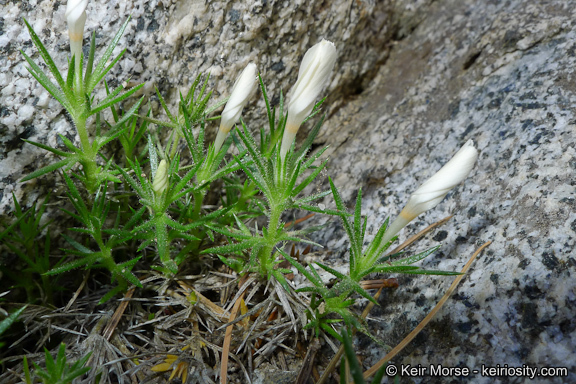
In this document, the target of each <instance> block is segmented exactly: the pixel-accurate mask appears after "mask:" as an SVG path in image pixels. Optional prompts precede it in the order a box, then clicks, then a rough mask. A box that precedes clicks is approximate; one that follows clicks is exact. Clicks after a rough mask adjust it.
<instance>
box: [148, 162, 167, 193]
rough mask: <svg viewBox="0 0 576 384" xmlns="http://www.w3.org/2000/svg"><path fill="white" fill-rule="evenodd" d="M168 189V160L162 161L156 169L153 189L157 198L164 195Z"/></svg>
mask: <svg viewBox="0 0 576 384" xmlns="http://www.w3.org/2000/svg"><path fill="white" fill-rule="evenodd" d="M166 188H168V163H166V160H164V159H162V160H161V161H160V164H158V168H157V169H156V174H155V175H154V182H153V183H152V189H153V190H154V193H155V194H156V196H160V195H162V194H163V193H164V191H165V190H166Z"/></svg>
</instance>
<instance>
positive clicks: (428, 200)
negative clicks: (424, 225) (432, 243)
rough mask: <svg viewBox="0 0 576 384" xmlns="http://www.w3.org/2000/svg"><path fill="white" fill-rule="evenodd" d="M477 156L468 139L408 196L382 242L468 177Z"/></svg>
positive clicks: (430, 207)
mask: <svg viewBox="0 0 576 384" xmlns="http://www.w3.org/2000/svg"><path fill="white" fill-rule="evenodd" d="M477 158H478V150H477V149H476V148H475V147H474V142H473V141H472V140H468V142H466V144H464V146H462V148H460V150H459V151H458V152H456V154H455V155H454V157H452V159H450V161H449V162H447V163H446V164H445V165H444V166H443V167H442V168H441V169H440V170H439V171H438V172H436V174H435V175H434V176H432V177H431V178H429V179H428V180H426V181H425V182H424V183H423V184H422V185H421V186H420V187H419V188H418V189H417V190H416V191H415V192H414V193H413V194H412V196H410V199H409V200H408V204H406V206H405V207H404V209H402V212H400V215H399V216H398V217H397V218H396V220H394V222H393V223H392V224H391V225H390V227H388V229H387V230H386V234H385V235H384V239H383V243H385V242H387V241H389V240H390V239H391V238H392V237H394V235H396V234H397V233H398V232H399V231H400V230H401V229H402V228H404V226H406V224H408V223H409V222H410V221H412V220H413V219H414V218H415V217H416V216H418V215H419V214H421V213H423V212H426V211H428V210H430V209H432V208H434V207H435V206H436V205H438V203H440V201H442V199H444V197H445V196H446V195H447V194H448V192H450V190H451V189H452V188H454V187H455V186H456V185H458V184H460V183H461V182H462V181H463V180H464V179H466V177H468V174H469V173H470V171H471V170H472V167H474V164H475V163H476V159H477Z"/></svg>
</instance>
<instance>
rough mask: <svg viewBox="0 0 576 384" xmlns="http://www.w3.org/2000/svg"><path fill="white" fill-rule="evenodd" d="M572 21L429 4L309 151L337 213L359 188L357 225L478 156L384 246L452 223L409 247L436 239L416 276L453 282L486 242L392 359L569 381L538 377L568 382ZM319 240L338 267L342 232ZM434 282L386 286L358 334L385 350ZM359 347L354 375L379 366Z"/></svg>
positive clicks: (421, 311)
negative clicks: (435, 271) (360, 368)
mask: <svg viewBox="0 0 576 384" xmlns="http://www.w3.org/2000/svg"><path fill="white" fill-rule="evenodd" d="M480 3H482V4H480ZM575 9H576V3H575V2H570V1H569V2H566V1H548V2H527V1H524V2H523V1H508V2H477V1H438V2H435V3H434V4H433V6H432V7H431V8H429V9H428V14H427V16H426V19H425V20H424V21H423V22H422V23H421V24H420V25H419V26H418V28H416V30H415V31H414V33H412V34H411V35H410V36H409V37H408V38H406V39H404V40H402V41H400V42H398V44H397V45H396V47H395V48H394V50H393V51H392V54H391V56H390V58H389V59H388V61H387V62H386V63H385V65H383V66H382V67H381V68H380V72H379V73H378V76H377V77H376V79H375V80H374V82H373V84H372V87H371V88H370V89H369V90H368V91H367V92H365V93H364V94H362V95H360V96H359V98H358V99H357V100H355V101H353V102H351V103H349V104H348V105H347V106H346V107H345V108H343V109H341V110H340V111H338V112H337V114H336V115H335V116H333V117H332V118H331V119H330V120H329V121H328V124H327V127H326V130H325V131H324V137H323V140H322V141H324V142H326V144H330V145H331V146H332V148H333V152H332V154H331V156H332V160H331V164H330V170H329V173H330V174H331V175H333V177H335V182H336V184H337V185H339V186H340V187H341V188H342V189H343V191H347V192H348V195H347V196H348V198H349V202H350V203H349V205H350V206H352V204H353V203H352V200H351V198H352V197H354V196H355V192H356V189H357V188H358V187H359V186H362V187H363V189H364V193H365V195H366V197H365V199H364V206H363V209H364V212H365V214H367V215H369V216H371V219H369V226H370V225H371V224H372V225H374V224H380V223H381V222H382V221H383V220H384V218H385V216H387V215H392V216H393V215H395V214H398V212H399V211H400V209H401V208H402V205H403V204H404V203H405V202H406V201H407V199H408V196H409V194H410V193H411V191H413V190H414V189H416V188H417V186H418V185H419V184H420V183H421V182H422V181H424V180H425V179H426V178H427V177H429V176H431V175H432V174H433V173H434V172H435V171H436V170H438V169H439V168H440V166H441V165H442V164H443V163H444V162H446V161H447V160H448V159H449V158H450V157H451V156H452V154H453V153H454V152H455V151H456V150H457V149H458V148H460V146H461V145H463V144H464V143H465V142H466V141H467V140H468V139H473V140H474V141H475V142H476V143H477V146H478V148H479V150H480V151H481V154H480V156H479V159H478V164H477V167H476V168H475V169H474V170H473V171H472V173H471V175H470V177H469V178H468V179H467V180H466V181H465V182H464V183H463V184H462V185H461V186H459V187H457V188H456V189H455V190H454V191H453V192H451V193H450V194H449V195H448V197H447V198H446V199H445V200H444V202H443V203H441V204H440V205H439V206H438V207H437V208H436V209H434V210H433V211H431V212H429V213H428V214H425V215H423V216H421V217H419V218H418V219H416V222H415V223H413V224H412V225H411V228H410V229H409V230H405V231H404V232H403V233H401V236H400V237H401V240H403V239H405V238H406V237H407V236H408V235H410V234H412V233H414V232H415V231H416V230H420V229H422V228H424V227H425V226H426V225H428V224H431V223H433V222H434V221H436V220H439V219H441V218H443V217H445V216H447V215H448V214H451V213H452V214H454V215H455V216H454V218H453V219H452V220H451V221H450V222H449V223H448V224H447V225H445V226H444V227H442V228H441V229H440V230H437V231H436V232H435V233H434V234H432V235H430V236H428V238H427V239H426V240H425V241H423V242H422V244H420V245H418V246H417V247H415V249H425V248H426V247H427V246H432V245H435V244H438V243H439V240H441V242H442V244H443V245H442V248H441V249H440V251H439V252H438V253H437V254H436V255H435V256H433V257H431V258H429V259H428V260H426V261H425V262H424V264H423V265H425V266H427V267H436V268H439V269H448V270H460V269H461V268H462V266H463V265H464V264H465V262H466V261H467V259H468V258H469V257H470V256H471V255H472V253H473V252H474V250H475V249H476V248H477V247H478V246H479V245H480V244H482V243H484V242H485V241H488V240H490V241H492V245H491V246H490V247H489V248H488V250H487V251H485V252H484V253H483V255H482V256H480V258H479V259H478V260H477V261H476V262H475V264H474V265H473V270H472V272H471V273H470V276H469V277H467V278H466V279H465V280H464V281H463V283H462V284H461V285H460V287H459V288H458V291H457V292H458V293H457V294H456V295H455V297H454V299H453V300H451V301H449V302H448V303H447V304H446V305H445V306H444V308H443V309H442V311H441V313H439V315H438V316H437V318H436V320H435V321H433V322H432V323H431V324H430V325H429V326H428V327H427V328H426V329H425V330H424V332H423V333H422V334H421V335H420V336H419V337H418V338H417V339H416V340H415V342H413V343H412V345H411V346H409V347H408V348H407V350H406V352H405V353H403V354H402V355H400V356H399V357H398V358H396V359H395V363H398V364H400V363H404V364H412V365H417V364H422V365H423V366H427V365H429V364H444V365H445V366H466V367H469V368H470V369H480V368H481V366H482V364H486V365H491V366H496V364H501V365H503V364H509V365H510V366H522V364H528V365H530V366H535V367H543V366H563V367H568V368H569V370H570V372H571V373H570V376H569V377H568V378H563V379H559V378H556V379H554V380H555V381H556V382H574V381H576V375H575V372H576V357H575V354H574V351H575V350H576V332H575V329H576V320H575V315H576V281H575V279H574V275H575V273H576V260H575V257H576V256H575V251H574V246H575V242H576V210H575V202H576V200H575V197H576V196H575V192H576V177H575V173H576V151H575V148H574V141H575V139H576V137H575V135H576V93H575V91H576V72H575V68H576V55H575V51H576V12H575ZM331 228H332V229H333V230H334V231H333V232H332V231H330V230H328V231H327V232H326V234H328V237H329V238H330V240H328V239H323V240H328V248H329V249H334V250H335V252H334V255H333V257H332V259H338V258H340V257H342V252H341V251H340V250H341V249H342V248H341V246H342V243H343V241H342V240H341V237H342V234H343V231H342V229H341V227H339V226H337V225H335V226H332V227H331ZM376 230H377V227H373V232H375V231H376ZM450 282H451V279H444V278H437V277H415V278H402V279H401V286H400V288H399V289H398V290H397V291H396V292H395V293H391V294H388V295H387V296H386V297H385V298H383V299H382V300H381V302H382V304H383V306H382V308H381V309H378V310H377V311H375V312H373V313H372V316H371V318H372V319H371V322H370V324H371V326H372V327H373V329H374V330H375V331H376V332H377V334H378V335H379V336H380V337H382V338H383V339H384V340H385V342H386V343H388V344H390V345H392V346H393V345H395V344H396V343H397V342H398V341H400V340H401V339H402V338H403V337H404V336H405V335H406V334H408V333H409V331H411V330H412V329H413V328H414V327H415V325H416V324H417V323H418V322H419V321H420V320H422V319H423V318H424V316H425V315H426V314H427V313H428V312H429V310H430V309H431V308H432V307H433V306H434V305H435V304H436V302H437V301H438V300H439V299H440V297H441V296H442V295H443V294H444V292H445V291H446V289H447V288H448V286H449V284H450ZM360 346H361V348H360V349H361V350H363V351H364V354H365V356H366V361H365V363H366V364H367V365H369V364H371V363H374V362H376V361H377V360H378V359H379V358H380V357H382V356H384V354H385V352H384V351H383V350H382V349H381V348H379V347H375V346H374V344H372V343H370V342H369V341H367V340H365V339H361V341H360ZM454 379H457V380H462V381H469V382H475V383H478V382H485V383H488V382H524V379H522V378H516V379H513V378H497V379H495V378H486V377H481V376H480V375H474V374H472V375H471V376H470V377H469V378H468V379H458V378H454ZM446 380H447V379H445V378H444V379H441V378H430V377H427V378H412V379H404V380H403V381H406V382H411V381H414V382H431V381H432V382H434V381H436V382H444V381H446ZM550 381H551V380H550V379H544V378H542V377H539V378H538V377H537V378H536V380H535V382H550Z"/></svg>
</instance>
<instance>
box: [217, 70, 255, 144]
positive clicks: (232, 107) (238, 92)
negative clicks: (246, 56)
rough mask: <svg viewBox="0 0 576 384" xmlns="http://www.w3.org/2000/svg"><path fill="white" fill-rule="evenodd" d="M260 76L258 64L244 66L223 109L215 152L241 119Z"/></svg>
mask: <svg viewBox="0 0 576 384" xmlns="http://www.w3.org/2000/svg"><path fill="white" fill-rule="evenodd" d="M257 76H258V71H257V69H256V64H254V63H250V64H248V65H247V66H246V68H244V70H243V71H242V73H241V74H240V76H238V79H236V82H235V83H234V87H233V88H232V93H231V94H230V98H229V99H228V102H227V103H226V106H225V107H224V111H222V118H221V119H220V129H218V135H217V136H216V140H215V141H214V149H215V152H218V151H219V150H220V147H221V146H222V143H224V140H225V139H226V136H228V132H230V130H231V129H232V127H233V126H234V124H236V122H237V121H238V119H240V115H241V114H242V109H243V108H244V106H245V105H246V103H247V102H248V98H249V97H250V95H251V94H252V92H253V91H254V89H256V77H257Z"/></svg>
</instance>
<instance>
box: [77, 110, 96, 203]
mask: <svg viewBox="0 0 576 384" xmlns="http://www.w3.org/2000/svg"><path fill="white" fill-rule="evenodd" d="M74 124H75V125H76V130H77V131H78V136H79V137H80V145H81V147H82V157H81V159H80V163H81V164H82V167H83V169H84V174H85V175H86V189H88V192H90V193H95V192H96V190H97V189H98V172H99V170H98V164H97V163H96V152H95V151H94V149H93V148H92V143H91V142H90V138H89V137H88V130H87V129H86V118H83V117H78V118H74Z"/></svg>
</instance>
